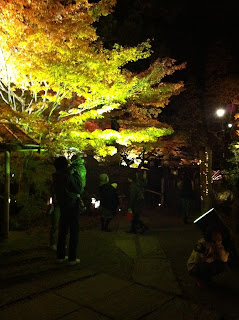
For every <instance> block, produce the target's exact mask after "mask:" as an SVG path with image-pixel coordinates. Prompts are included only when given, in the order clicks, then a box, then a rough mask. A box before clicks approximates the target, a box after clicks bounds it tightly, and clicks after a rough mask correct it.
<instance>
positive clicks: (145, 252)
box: [139, 235, 166, 259]
mask: <svg viewBox="0 0 239 320" xmlns="http://www.w3.org/2000/svg"><path fill="white" fill-rule="evenodd" d="M139 244H140V248H141V253H142V256H143V257H147V256H155V257H160V258H162V259H166V255H165V253H164V251H163V250H162V248H161V247H160V245H159V241H158V239H157V238H156V237H155V236H147V235H144V236H141V237H139Z"/></svg>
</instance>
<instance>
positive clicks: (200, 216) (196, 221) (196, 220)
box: [193, 208, 214, 223]
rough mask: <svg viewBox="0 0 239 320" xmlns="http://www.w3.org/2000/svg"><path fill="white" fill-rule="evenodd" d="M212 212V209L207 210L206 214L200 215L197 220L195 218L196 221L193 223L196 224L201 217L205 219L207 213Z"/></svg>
mask: <svg viewBox="0 0 239 320" xmlns="http://www.w3.org/2000/svg"><path fill="white" fill-rule="evenodd" d="M212 210H214V208H212V209H210V210H208V211H207V212H205V213H204V214H202V215H201V216H200V217H199V218H197V219H196V220H194V221H193V223H196V222H198V221H199V220H200V219H202V218H203V217H205V216H206V215H207V214H208V213H209V212H211V211H212Z"/></svg>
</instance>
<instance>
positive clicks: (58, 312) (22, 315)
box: [0, 293, 79, 320]
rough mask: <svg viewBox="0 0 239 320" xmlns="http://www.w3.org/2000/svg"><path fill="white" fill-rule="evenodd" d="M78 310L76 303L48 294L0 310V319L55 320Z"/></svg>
mask: <svg viewBox="0 0 239 320" xmlns="http://www.w3.org/2000/svg"><path fill="white" fill-rule="evenodd" d="M78 309H79V306H78V305H77V304H76V303H74V302H72V301H69V300H66V299H64V298H62V297H59V296H57V295H55V294H53V293H49V294H45V295H42V296H38V297H35V298H33V299H32V300H25V301H24V302H19V303H17V304H15V305H13V306H11V307H9V308H5V309H3V310H0V319H2V320H43V319H44V320H55V319H58V318H59V317H61V316H63V315H66V314H69V313H70V312H73V311H76V310H78Z"/></svg>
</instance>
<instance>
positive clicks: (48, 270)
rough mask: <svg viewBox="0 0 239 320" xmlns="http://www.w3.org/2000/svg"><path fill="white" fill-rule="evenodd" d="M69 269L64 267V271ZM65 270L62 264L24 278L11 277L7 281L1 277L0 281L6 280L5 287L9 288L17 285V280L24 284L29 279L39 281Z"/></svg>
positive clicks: (28, 274)
mask: <svg viewBox="0 0 239 320" xmlns="http://www.w3.org/2000/svg"><path fill="white" fill-rule="evenodd" d="M68 267H69V266H66V265H64V266H63V268H64V269H68ZM63 268H62V266H61V264H59V265H55V266H53V267H52V268H47V269H45V270H42V271H38V272H32V273H27V274H25V275H23V276H19V275H17V276H16V277H11V278H8V279H6V277H5V279H2V278H1V276H0V280H3V281H4V280H5V281H4V282H3V284H4V285H5V286H6V285H7V286H9V285H11V284H13V285H14V284H16V282H15V281H16V280H17V281H18V283H21V282H24V281H25V280H26V279H29V277H32V278H33V279H37V278H40V276H44V275H47V274H49V273H50V272H52V271H60V270H62V269H63Z"/></svg>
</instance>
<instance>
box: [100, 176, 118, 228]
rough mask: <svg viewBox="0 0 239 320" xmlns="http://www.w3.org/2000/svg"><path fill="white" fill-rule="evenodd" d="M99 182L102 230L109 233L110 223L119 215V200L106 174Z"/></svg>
mask: <svg viewBox="0 0 239 320" xmlns="http://www.w3.org/2000/svg"><path fill="white" fill-rule="evenodd" d="M99 180H100V181H99V185H100V187H99V194H100V215H101V230H102V231H106V232H109V231H110V229H109V223H110V221H111V220H112V219H113V217H114V216H115V215H116V213H117V207H118V205H119V198H118V194H117V191H116V188H115V187H114V186H112V185H111V184H110V182H109V177H108V175H107V174H106V173H102V174H101V175H100V177H99Z"/></svg>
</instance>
